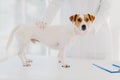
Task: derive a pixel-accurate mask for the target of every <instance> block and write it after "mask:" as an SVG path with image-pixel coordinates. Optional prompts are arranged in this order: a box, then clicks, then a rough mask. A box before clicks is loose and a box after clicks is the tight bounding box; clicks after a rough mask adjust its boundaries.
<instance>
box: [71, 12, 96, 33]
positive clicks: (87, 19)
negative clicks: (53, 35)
mask: <svg viewBox="0 0 120 80" xmlns="http://www.w3.org/2000/svg"><path fill="white" fill-rule="evenodd" d="M69 19H70V21H71V22H72V23H74V24H75V25H76V27H77V28H78V29H80V30H82V31H85V30H86V29H87V28H88V27H89V25H90V23H92V22H93V21H94V20H95V16H93V15H91V14H84V15H79V14H75V15H72V16H70V18H69Z"/></svg>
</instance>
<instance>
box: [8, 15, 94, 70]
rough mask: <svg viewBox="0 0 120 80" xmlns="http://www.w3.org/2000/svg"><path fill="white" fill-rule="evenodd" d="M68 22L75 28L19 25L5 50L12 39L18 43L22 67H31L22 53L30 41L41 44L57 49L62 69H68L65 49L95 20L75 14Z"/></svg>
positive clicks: (28, 60)
mask: <svg viewBox="0 0 120 80" xmlns="http://www.w3.org/2000/svg"><path fill="white" fill-rule="evenodd" d="M69 19H70V21H71V22H72V23H73V24H75V26H74V27H73V26H72V27H71V26H60V25H57V26H53V25H52V26H51V25H39V24H37V25H36V24H34V25H20V26H18V27H16V28H14V29H13V31H12V32H11V35H10V37H9V40H8V43H7V49H8V47H9V46H10V44H11V42H12V40H13V37H15V38H16V40H17V41H18V43H19V51H18V56H19V57H20V59H21V61H22V63H23V66H25V67H28V66H31V64H30V63H31V62H32V60H30V59H28V58H27V57H26V55H25V53H24V50H25V48H26V47H27V45H28V44H29V42H30V41H32V42H33V43H35V42H37V41H38V42H41V43H44V44H45V45H47V46H48V47H50V48H54V49H58V50H59V54H58V58H59V62H61V63H62V67H65V68H67V67H70V65H67V64H66V63H65V52H66V48H67V47H68V46H69V44H70V43H71V42H72V40H73V39H74V38H75V37H76V35H80V33H81V32H82V31H83V32H84V31H86V30H87V28H88V27H89V24H90V23H92V22H93V21H94V20H95V17H94V16H93V15H91V14H85V15H79V14H75V15H72V16H70V18H69Z"/></svg>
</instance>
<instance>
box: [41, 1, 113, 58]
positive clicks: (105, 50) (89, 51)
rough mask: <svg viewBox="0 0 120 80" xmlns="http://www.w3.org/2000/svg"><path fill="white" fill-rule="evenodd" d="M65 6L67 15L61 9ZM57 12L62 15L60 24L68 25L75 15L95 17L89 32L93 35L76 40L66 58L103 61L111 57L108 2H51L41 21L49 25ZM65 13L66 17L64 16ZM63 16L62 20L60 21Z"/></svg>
mask: <svg viewBox="0 0 120 80" xmlns="http://www.w3.org/2000/svg"><path fill="white" fill-rule="evenodd" d="M66 5H67V6H69V13H68V11H66V10H64V8H63V6H65V7H66ZM59 10H61V14H63V15H62V16H61V24H64V23H70V21H69V16H71V15H73V14H76V13H77V14H82V15H83V14H86V13H90V14H93V15H95V21H94V22H93V24H92V25H91V26H90V27H91V28H90V32H91V33H93V34H95V35H93V36H87V37H84V38H78V40H77V41H76V43H75V44H74V45H73V47H72V50H69V51H68V52H69V54H68V56H76V57H86V58H102V59H103V58H105V57H106V56H108V55H110V54H111V55H112V49H113V48H112V35H111V30H110V27H109V26H108V22H109V13H110V2H109V0H52V1H51V2H50V4H49V5H48V7H47V9H46V11H45V14H44V16H43V17H42V21H43V22H45V23H47V24H51V23H52V21H53V20H54V18H55V15H56V14H57V12H58V11H59ZM66 13H67V15H65V16H64V14H66ZM63 16H64V20H62V19H63ZM62 21H63V23H62ZM73 53H74V54H73ZM109 57H111V56H109Z"/></svg>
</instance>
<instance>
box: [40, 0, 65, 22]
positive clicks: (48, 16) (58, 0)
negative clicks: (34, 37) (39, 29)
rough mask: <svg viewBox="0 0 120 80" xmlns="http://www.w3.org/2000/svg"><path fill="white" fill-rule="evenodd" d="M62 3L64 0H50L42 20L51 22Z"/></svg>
mask: <svg viewBox="0 0 120 80" xmlns="http://www.w3.org/2000/svg"><path fill="white" fill-rule="evenodd" d="M63 4H64V0H52V1H51V2H50V4H49V5H48V7H47V9H46V10H45V14H44V15H43V17H42V20H43V21H44V22H47V23H48V24H51V23H52V21H53V20H54V18H55V16H56V14H57V12H58V11H59V10H60V8H61V6H62V5H63Z"/></svg>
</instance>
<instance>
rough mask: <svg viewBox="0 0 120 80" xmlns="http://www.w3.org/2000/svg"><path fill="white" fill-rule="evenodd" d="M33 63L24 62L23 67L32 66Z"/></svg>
mask: <svg viewBox="0 0 120 80" xmlns="http://www.w3.org/2000/svg"><path fill="white" fill-rule="evenodd" d="M30 66H31V64H23V67H30Z"/></svg>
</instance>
